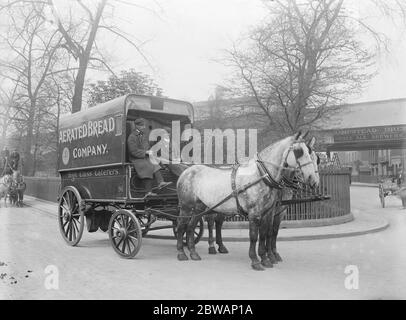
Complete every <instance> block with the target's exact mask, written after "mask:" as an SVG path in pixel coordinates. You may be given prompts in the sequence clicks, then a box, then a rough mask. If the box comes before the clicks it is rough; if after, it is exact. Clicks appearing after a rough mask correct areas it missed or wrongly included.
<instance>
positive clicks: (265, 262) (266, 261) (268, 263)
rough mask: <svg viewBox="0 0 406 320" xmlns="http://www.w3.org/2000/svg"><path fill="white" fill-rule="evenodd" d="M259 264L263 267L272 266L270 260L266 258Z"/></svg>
mask: <svg viewBox="0 0 406 320" xmlns="http://www.w3.org/2000/svg"><path fill="white" fill-rule="evenodd" d="M261 264H262V265H263V266H264V267H265V268H273V263H272V262H271V260H269V259H266V260H262V261H261Z"/></svg>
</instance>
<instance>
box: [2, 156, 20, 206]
mask: <svg viewBox="0 0 406 320" xmlns="http://www.w3.org/2000/svg"><path fill="white" fill-rule="evenodd" d="M18 162H19V156H18V160H17V161H10V160H9V159H8V158H5V159H4V161H3V165H4V167H3V169H2V170H1V172H2V176H1V178H0V200H1V199H2V198H3V197H4V204H5V206H7V198H8V199H9V202H10V204H11V205H13V206H16V207H22V206H23V200H24V192H25V189H26V188H27V186H26V183H25V182H24V177H23V175H22V174H21V172H20V170H19V166H18Z"/></svg>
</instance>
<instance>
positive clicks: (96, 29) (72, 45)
mask: <svg viewBox="0 0 406 320" xmlns="http://www.w3.org/2000/svg"><path fill="white" fill-rule="evenodd" d="M115 2H117V3H119V4H121V5H127V6H136V7H140V6H138V5H137V4H136V3H132V2H128V1H120V0H116V1H115ZM76 3H77V4H78V5H79V7H80V9H81V10H82V11H84V12H85V17H84V18H83V19H81V21H80V29H81V32H78V27H77V25H76V27H74V28H72V26H73V25H75V23H73V20H72V16H71V15H70V17H69V21H68V23H67V27H65V25H64V23H63V21H62V19H61V17H60V14H59V13H58V10H57V9H56V6H55V4H54V2H53V0H48V4H49V5H50V7H51V8H52V12H53V15H54V17H55V20H56V24H57V27H58V30H59V32H60V33H61V34H62V35H63V38H64V40H65V43H64V44H63V45H64V47H65V48H66V49H67V50H68V51H69V52H70V54H71V55H72V56H73V57H74V58H75V60H77V61H78V71H77V74H76V77H75V89H74V95H73V99H72V112H77V111H80V110H81V108H82V96H83V88H84V85H85V76H86V71H87V68H88V65H89V64H91V63H93V64H94V63H96V64H99V66H102V67H104V68H106V69H107V70H109V71H110V72H111V73H112V74H113V75H115V73H114V71H113V70H112V68H111V67H110V66H109V65H108V63H107V61H106V59H105V58H104V57H103V55H102V54H101V52H100V50H98V47H97V43H96V36H97V34H98V33H100V32H101V31H107V32H109V33H111V34H113V35H114V36H117V37H119V38H121V39H123V40H125V41H126V42H127V43H129V44H130V45H132V46H133V48H135V50H136V51H137V52H138V53H139V54H140V55H141V56H142V57H143V58H144V59H145V60H146V61H147V62H148V59H147V58H146V57H145V55H144V54H143V53H142V51H141V49H140V47H141V43H137V42H136V40H134V39H132V37H131V35H128V34H127V33H125V32H124V31H122V30H120V29H119V28H117V27H116V26H115V25H114V23H113V24H108V23H107V19H103V18H104V15H103V13H104V11H105V8H106V5H107V0H101V1H99V3H98V5H97V7H96V8H95V9H92V8H91V7H90V6H89V5H86V4H85V3H84V2H83V1H82V0H76ZM112 7H113V9H114V6H112ZM142 9H147V10H151V9H149V8H145V7H142ZM83 24H85V26H83ZM148 63H149V62H148Z"/></svg>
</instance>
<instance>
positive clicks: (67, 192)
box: [66, 190, 72, 209]
mask: <svg viewBox="0 0 406 320" xmlns="http://www.w3.org/2000/svg"><path fill="white" fill-rule="evenodd" d="M66 198H67V200H66V203H67V205H68V206H69V209H71V208H72V202H71V200H70V195H69V190H68V191H66Z"/></svg>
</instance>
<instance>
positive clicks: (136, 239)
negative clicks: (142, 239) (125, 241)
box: [128, 235, 138, 242]
mask: <svg viewBox="0 0 406 320" xmlns="http://www.w3.org/2000/svg"><path fill="white" fill-rule="evenodd" d="M128 237H129V238H130V239H134V240H135V241H137V242H138V238H136V237H133V236H130V235H129V236H128Z"/></svg>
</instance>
